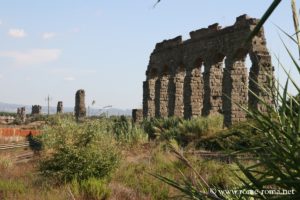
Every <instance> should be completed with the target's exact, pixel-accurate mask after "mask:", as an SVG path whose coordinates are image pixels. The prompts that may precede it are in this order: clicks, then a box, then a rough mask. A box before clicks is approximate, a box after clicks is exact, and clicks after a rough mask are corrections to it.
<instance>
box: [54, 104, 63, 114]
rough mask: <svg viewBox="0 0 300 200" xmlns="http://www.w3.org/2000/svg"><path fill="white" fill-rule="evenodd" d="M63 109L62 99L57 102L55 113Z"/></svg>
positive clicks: (61, 111)
mask: <svg viewBox="0 0 300 200" xmlns="http://www.w3.org/2000/svg"><path fill="white" fill-rule="evenodd" d="M63 111H64V107H63V102H62V101H59V102H57V108H56V113H57V114H60V113H63Z"/></svg>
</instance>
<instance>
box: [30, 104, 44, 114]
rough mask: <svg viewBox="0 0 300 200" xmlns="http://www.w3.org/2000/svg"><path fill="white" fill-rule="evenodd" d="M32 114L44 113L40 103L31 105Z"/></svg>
mask: <svg viewBox="0 0 300 200" xmlns="http://www.w3.org/2000/svg"><path fill="white" fill-rule="evenodd" d="M31 114H32V115H40V114H42V106H40V105H33V106H32V107H31Z"/></svg>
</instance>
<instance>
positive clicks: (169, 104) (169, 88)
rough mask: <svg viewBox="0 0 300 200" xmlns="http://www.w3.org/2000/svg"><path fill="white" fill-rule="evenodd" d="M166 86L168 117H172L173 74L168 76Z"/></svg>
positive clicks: (173, 106) (173, 105)
mask: <svg viewBox="0 0 300 200" xmlns="http://www.w3.org/2000/svg"><path fill="white" fill-rule="evenodd" d="M168 82H169V84H168V116H169V117H172V116H174V111H175V77H174V74H172V75H170V78H169V81H168Z"/></svg>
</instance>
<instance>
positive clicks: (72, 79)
mask: <svg viewBox="0 0 300 200" xmlns="http://www.w3.org/2000/svg"><path fill="white" fill-rule="evenodd" d="M64 80H65V81H75V77H73V76H66V77H64Z"/></svg>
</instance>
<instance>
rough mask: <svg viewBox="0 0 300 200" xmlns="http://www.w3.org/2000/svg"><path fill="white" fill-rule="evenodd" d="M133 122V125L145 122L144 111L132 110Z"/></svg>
mask: <svg viewBox="0 0 300 200" xmlns="http://www.w3.org/2000/svg"><path fill="white" fill-rule="evenodd" d="M132 121H133V123H139V122H142V121H143V110H142V109H132Z"/></svg>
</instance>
